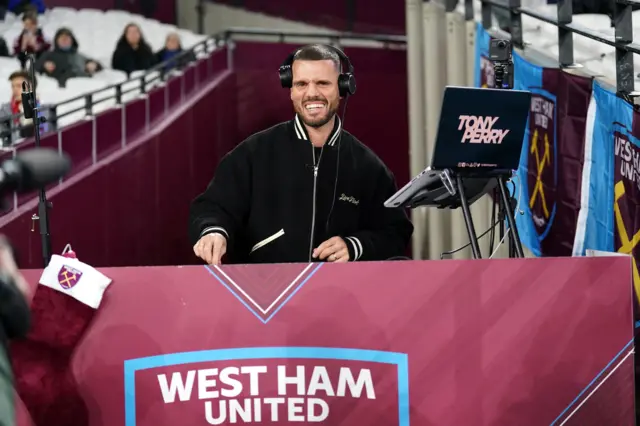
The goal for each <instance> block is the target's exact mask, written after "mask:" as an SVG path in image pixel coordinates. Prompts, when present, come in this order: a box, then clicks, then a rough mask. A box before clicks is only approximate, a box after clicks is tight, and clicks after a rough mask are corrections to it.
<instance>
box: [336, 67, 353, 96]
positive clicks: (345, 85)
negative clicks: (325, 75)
mask: <svg viewBox="0 0 640 426" xmlns="http://www.w3.org/2000/svg"><path fill="white" fill-rule="evenodd" d="M356 88H357V87H356V78H355V76H354V75H353V74H351V73H348V72H347V73H343V74H340V77H338V90H339V91H340V97H342V98H344V97H346V96H348V95H354V94H355V93H356Z"/></svg>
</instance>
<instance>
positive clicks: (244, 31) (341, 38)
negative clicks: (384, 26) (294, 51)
mask: <svg viewBox="0 0 640 426" xmlns="http://www.w3.org/2000/svg"><path fill="white" fill-rule="evenodd" d="M235 36H250V37H260V38H263V37H271V38H274V42H276V43H287V42H290V41H292V40H300V39H308V40H318V39H328V40H330V42H331V43H335V44H341V43H343V42H345V41H348V42H354V41H355V42H359V41H361V42H376V43H381V44H382V45H384V46H385V47H389V46H391V45H400V46H404V45H406V44H407V37H406V36H401V35H389V34H366V33H364V34H363V33H352V32H329V31H327V32H326V33H319V32H317V31H316V32H309V31H279V30H272V29H265V28H244V27H233V28H229V29H228V30H226V31H222V32H220V33H219V34H217V35H216V37H215V38H216V39H218V40H224V41H225V42H226V41H228V40H232V39H233V38H234V37H235Z"/></svg>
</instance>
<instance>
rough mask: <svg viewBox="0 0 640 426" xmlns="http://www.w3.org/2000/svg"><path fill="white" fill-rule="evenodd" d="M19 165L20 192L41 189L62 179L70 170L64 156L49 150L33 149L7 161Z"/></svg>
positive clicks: (66, 158) (67, 160)
mask: <svg viewBox="0 0 640 426" xmlns="http://www.w3.org/2000/svg"><path fill="white" fill-rule="evenodd" d="M9 161H14V162H16V163H18V164H19V167H20V169H21V170H22V176H21V177H20V181H19V182H18V188H19V190H22V191H30V190H32V189H38V188H43V187H45V186H47V185H48V184H50V183H53V182H55V181H57V180H58V179H60V178H61V177H63V176H64V175H66V174H67V172H69V170H70V169H71V160H70V159H69V157H68V156H67V155H66V154H60V153H58V151H57V150H54V149H49V148H34V149H30V150H28V151H23V152H21V153H19V154H17V155H16V157H15V159H13V160H9Z"/></svg>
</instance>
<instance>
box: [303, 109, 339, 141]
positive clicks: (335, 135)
mask: <svg viewBox="0 0 640 426" xmlns="http://www.w3.org/2000/svg"><path fill="white" fill-rule="evenodd" d="M293 129H294V130H295V132H296V136H297V137H298V139H300V140H303V141H308V140H309V134H308V133H307V129H306V128H305V127H304V124H302V121H301V120H300V117H299V116H298V114H296V117H295V119H294V120H293ZM341 131H342V122H341V121H340V117H338V115H336V121H335V125H334V126H333V130H332V131H331V134H330V135H329V141H328V142H327V145H329V146H334V145H335V144H336V141H337V140H338V136H339V135H340V132H341Z"/></svg>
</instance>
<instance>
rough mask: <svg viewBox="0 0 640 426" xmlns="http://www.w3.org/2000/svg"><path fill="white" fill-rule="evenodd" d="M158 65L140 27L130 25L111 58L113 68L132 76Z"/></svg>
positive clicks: (125, 29)
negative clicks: (133, 73) (136, 72)
mask: <svg viewBox="0 0 640 426" xmlns="http://www.w3.org/2000/svg"><path fill="white" fill-rule="evenodd" d="M155 64H156V57H155V55H154V54H153V51H152V50H151V46H149V44H148V43H147V41H146V40H145V39H144V36H143V35H142V31H141V30H140V27H138V25H136V24H129V25H127V26H126V27H125V28H124V32H123V33H122V36H121V37H120V39H119V40H118V43H117V44H116V50H115V51H114V52H113V56H112V58H111V68H113V69H114V70H120V71H124V72H126V73H127V75H130V74H131V73H132V72H134V71H144V70H148V69H149V68H152V67H153V66H154V65H155Z"/></svg>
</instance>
